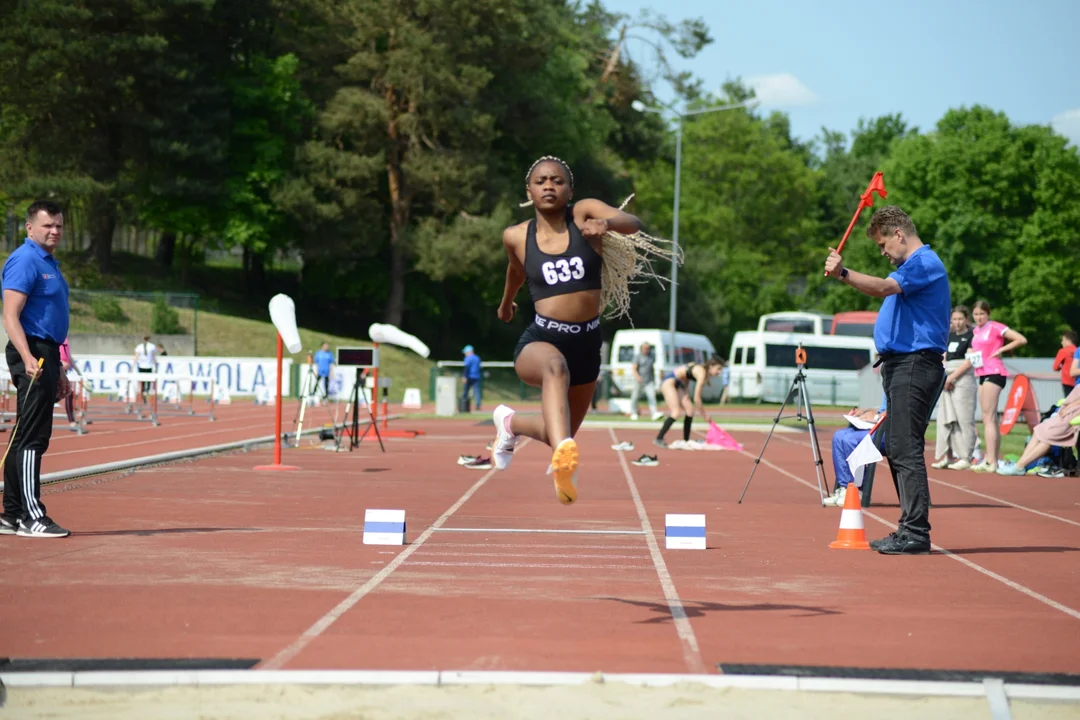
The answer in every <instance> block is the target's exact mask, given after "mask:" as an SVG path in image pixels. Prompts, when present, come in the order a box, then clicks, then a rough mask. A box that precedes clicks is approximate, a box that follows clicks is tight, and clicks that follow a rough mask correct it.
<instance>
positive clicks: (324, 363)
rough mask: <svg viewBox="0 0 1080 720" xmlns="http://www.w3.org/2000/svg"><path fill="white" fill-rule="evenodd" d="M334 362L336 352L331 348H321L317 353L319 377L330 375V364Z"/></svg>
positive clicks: (316, 362)
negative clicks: (330, 349)
mask: <svg viewBox="0 0 1080 720" xmlns="http://www.w3.org/2000/svg"><path fill="white" fill-rule="evenodd" d="M333 362H334V353H332V352H330V351H329V350H319V351H318V352H317V353H315V367H317V368H318V370H319V377H330V365H331V363H333Z"/></svg>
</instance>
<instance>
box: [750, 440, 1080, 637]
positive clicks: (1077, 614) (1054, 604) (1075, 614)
mask: <svg viewBox="0 0 1080 720" xmlns="http://www.w3.org/2000/svg"><path fill="white" fill-rule="evenodd" d="M741 454H742V455H745V456H747V457H748V458H755V457H757V456H756V455H753V454H751V453H748V452H746V451H745V450H742V451H741ZM761 462H762V463H764V464H766V465H768V466H769V467H771V468H772V469H773V470H776V471H777V472H779V473H781V474H782V475H787V476H788V477H789V478H791V479H792V480H794V481H795V482H797V483H799V484H801V485H805V486H806V487H808V488H810V489H811V490H813V491H814V492H817V490H818V488H817V485H814V484H812V483H810V482H807V481H806V480H803V479H802V478H801V477H799V476H797V475H793V474H792V473H789V472H788V471H787V470H784V469H783V468H782V467H778V466H777V465H774V464H773V463H771V462H769V461H768V460H766V459H764V458H762V459H761ZM862 512H863V515H865V516H866V517H870V518H873V519H874V520H877V521H878V522H879V523H881V524H882V525H884V526H885V527H887V528H889V529H890V530H896V527H897V526H896V525H895V524H894V523H891V522H889V521H888V520H886V519H885V518H883V517H881V516H879V515H876V514H874V513H872V512H870V511H869V510H865V509H864V510H863V511H862ZM930 547H932V548H933V549H934V550H937V551H938V552H939V553H941V554H942V555H946V556H948V557H949V558H951V559H953V560H955V561H957V562H958V563H962V564H963V565H967V566H968V567H969V568H971V569H972V570H974V571H976V572H978V573H982V574H983V575H985V576H986V577H988V578H993V579H994V580H997V581H998V582H999V583H1001V584H1002V585H1005V586H1006V587H1010V588H1012V589H1013V590H1016V591H1017V592H1019V593H1022V594H1024V595H1027V596H1028V597H1029V598H1032V599H1033V600H1038V601H1039V602H1041V603H1042V604H1044V605H1046V606H1047V607H1051V608H1053V609H1055V610H1058V611H1060V612H1063V613H1065V614H1066V615H1068V616H1069V617H1072V618H1075V619H1077V620H1080V611H1077V610H1074V609H1072V608H1071V607H1066V606H1065V605H1062V604H1061V603H1059V602H1058V601H1056V600H1052V599H1050V598H1048V597H1046V596H1045V595H1043V594H1041V593H1037V592H1035V591H1034V590H1032V589H1031V588H1029V587H1025V586H1024V585H1021V584H1020V583H1018V582H1014V581H1012V580H1010V579H1009V578H1007V577H1005V576H1004V575H998V574H997V573H996V572H994V571H993V570H988V569H987V568H984V567H983V566H982V565H979V564H977V563H973V562H971V561H970V560H968V559H967V558H965V557H961V556H959V555H956V554H955V553H952V552H949V551H948V550H946V549H945V548H943V547H941V546H940V545H935V544H933V543H930Z"/></svg>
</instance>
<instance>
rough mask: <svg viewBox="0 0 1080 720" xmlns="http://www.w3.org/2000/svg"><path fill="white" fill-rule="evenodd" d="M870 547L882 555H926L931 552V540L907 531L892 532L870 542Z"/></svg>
mask: <svg viewBox="0 0 1080 720" xmlns="http://www.w3.org/2000/svg"><path fill="white" fill-rule="evenodd" d="M870 549H872V550H877V551H878V552H879V553H881V554H882V555H926V554H928V553H929V552H930V541H929V540H924V539H922V538H917V537H914V536H912V535H908V534H906V533H905V534H898V533H892V534H891V535H889V536H888V537H885V538H882V539H881V540H875V541H874V542H872V543H870Z"/></svg>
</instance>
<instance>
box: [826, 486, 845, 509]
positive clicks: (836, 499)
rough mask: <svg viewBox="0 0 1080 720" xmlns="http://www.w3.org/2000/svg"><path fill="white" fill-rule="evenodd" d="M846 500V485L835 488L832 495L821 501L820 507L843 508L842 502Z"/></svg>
mask: <svg viewBox="0 0 1080 720" xmlns="http://www.w3.org/2000/svg"><path fill="white" fill-rule="evenodd" d="M846 499H847V485H844V486H843V487H838V488H836V490H835V491H833V494H832V495H830V496H829V497H827V498H825V499H824V500H823V501H822V503H821V504H822V505H825V506H826V507H844V501H845V500H846Z"/></svg>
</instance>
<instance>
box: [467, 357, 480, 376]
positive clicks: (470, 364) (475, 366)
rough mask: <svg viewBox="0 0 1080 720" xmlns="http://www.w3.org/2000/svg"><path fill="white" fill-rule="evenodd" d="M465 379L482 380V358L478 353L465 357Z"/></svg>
mask: <svg viewBox="0 0 1080 720" xmlns="http://www.w3.org/2000/svg"><path fill="white" fill-rule="evenodd" d="M465 379H466V380H479V379H480V356H479V355H477V354H476V353H472V354H470V355H466V356H465Z"/></svg>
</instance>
